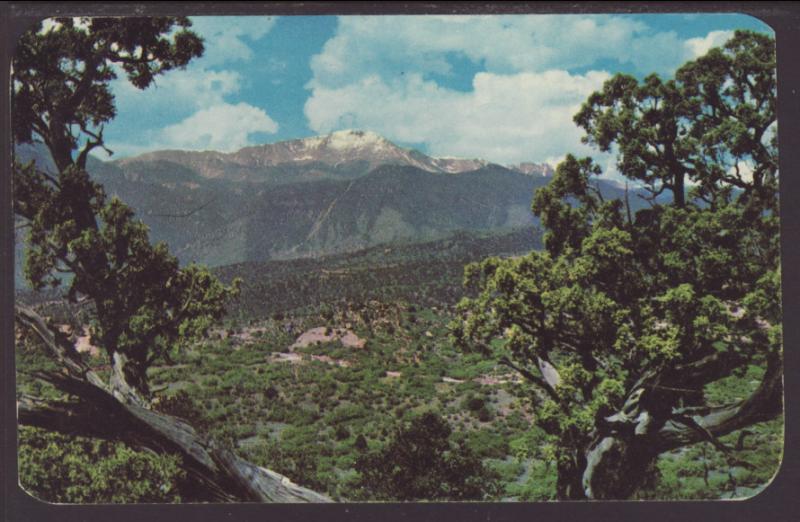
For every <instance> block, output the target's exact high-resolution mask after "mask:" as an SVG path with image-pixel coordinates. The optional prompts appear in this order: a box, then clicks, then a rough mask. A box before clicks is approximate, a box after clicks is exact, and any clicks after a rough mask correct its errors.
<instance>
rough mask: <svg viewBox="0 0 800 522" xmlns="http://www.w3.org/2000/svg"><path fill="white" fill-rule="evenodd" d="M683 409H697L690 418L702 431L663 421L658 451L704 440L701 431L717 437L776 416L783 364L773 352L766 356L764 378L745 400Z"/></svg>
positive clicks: (780, 401) (780, 404) (779, 407)
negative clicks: (722, 404)
mask: <svg viewBox="0 0 800 522" xmlns="http://www.w3.org/2000/svg"><path fill="white" fill-rule="evenodd" d="M686 411H688V412H697V413H696V414H695V415H692V416H691V418H692V419H693V420H694V421H695V422H696V424H697V426H699V427H700V428H701V429H702V430H698V429H697V428H696V427H693V426H687V425H686V424H685V423H683V422H681V421H676V420H669V421H667V422H666V423H665V424H664V426H663V427H662V428H661V430H660V431H659V433H658V437H657V438H658V441H657V448H658V450H659V452H664V451H670V450H672V449H675V448H679V447H681V446H685V445H688V444H694V443H696V442H702V441H703V440H706V439H707V436H706V435H705V433H704V432H707V433H709V434H711V435H712V436H714V437H721V436H723V435H726V434H728V433H731V432H733V431H736V430H738V429H741V428H746V427H747V426H750V425H752V424H755V423H757V422H764V421H768V420H771V419H774V418H776V417H777V416H778V415H780V414H781V412H782V411H783V365H782V363H781V358H780V355H779V354H777V353H775V354H770V355H769V356H768V357H767V369H766V372H765V373H764V377H763V378H762V379H761V383H760V384H759V386H758V388H757V389H756V390H755V391H754V392H753V393H752V394H751V395H750V397H748V398H747V399H745V400H743V401H739V402H737V403H733V404H729V405H726V406H721V407H713V408H712V407H709V408H705V409H704V410H703V411H698V410H697V409H689V410H686ZM673 414H674V415H675V416H680V415H683V414H684V411H683V410H676V411H674V412H673Z"/></svg>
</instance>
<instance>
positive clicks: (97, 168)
mask: <svg viewBox="0 0 800 522" xmlns="http://www.w3.org/2000/svg"><path fill="white" fill-rule="evenodd" d="M44 151H45V149H43V148H42V147H37V146H20V147H17V149H16V153H17V156H18V158H19V159H20V160H22V161H29V160H35V161H36V162H37V165H42V166H43V168H44V169H47V170H51V169H52V162H51V161H50V160H49V157H48V155H47V154H46V152H44ZM87 169H88V170H89V172H90V174H91V175H92V176H93V178H94V179H96V180H97V181H98V182H100V183H102V184H103V186H104V187H105V188H106V191H107V193H109V194H110V195H115V196H118V197H119V198H120V199H122V200H123V201H125V202H126V203H128V204H129V205H131V206H132V207H133V208H134V209H135V210H136V212H137V215H138V217H139V218H140V219H142V221H143V222H144V223H145V224H146V225H147V226H148V227H150V231H151V238H152V239H153V240H155V241H165V242H166V243H167V244H168V245H169V246H170V248H171V250H172V251H173V252H174V253H175V254H176V255H177V256H178V257H179V258H180V259H181V261H182V262H190V261H196V262H200V263H204V264H208V265H212V266H221V265H227V264H232V263H241V262H250V261H267V260H288V259H296V258H310V257H319V256H323V255H335V254H342V253H347V252H354V251H357V250H361V249H365V248H369V247H373V246H375V245H381V244H387V243H396V242H423V241H434V240H438V239H442V238H446V237H449V236H452V235H453V234H455V233H458V232H460V231H470V232H477V233H500V234H502V233H506V232H508V231H510V230H514V229H519V228H530V227H533V226H535V225H536V224H537V222H536V220H535V219H534V216H533V215H532V214H531V212H530V203H531V199H532V197H533V193H534V191H535V190H536V189H538V188H539V187H541V186H543V185H544V184H546V183H547V182H548V181H549V177H550V176H551V175H552V169H551V168H550V167H549V166H546V165H538V164H535V163H522V164H520V165H516V166H510V167H504V166H501V165H497V164H493V163H490V162H487V161H483V160H478V159H458V158H434V157H430V156H427V155H425V154H423V153H421V152H419V151H416V150H411V149H406V148H402V147H399V146H397V145H395V144H393V143H391V142H390V141H388V140H386V139H385V138H383V137H381V136H379V135H377V134H375V133H372V132H363V131H339V132H334V133H332V134H329V135H326V136H318V137H312V138H304V139H299V140H291V141H284V142H280V143H274V144H267V145H260V146H255V147H247V148H244V149H241V150H239V151H237V152H233V153H221V152H214V151H205V152H192V151H171V150H165V151H155V152H150V153H147V154H142V155H140V156H136V157H133V158H126V159H121V160H116V161H100V160H98V159H96V158H90V161H89V163H88V166H87ZM600 188H601V191H602V192H603V194H604V196H605V197H609V198H619V197H623V194H624V193H623V191H622V190H621V189H620V188H619V187H617V186H615V185H613V184H610V183H607V182H603V181H601V182H600ZM631 201H632V203H634V204H638V201H639V198H631ZM18 268H19V265H18ZM18 273H19V270H18Z"/></svg>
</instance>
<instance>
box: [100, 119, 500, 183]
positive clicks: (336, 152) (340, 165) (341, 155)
mask: <svg viewBox="0 0 800 522" xmlns="http://www.w3.org/2000/svg"><path fill="white" fill-rule="evenodd" d="M161 162H167V163H169V164H177V165H181V166H183V167H186V168H189V169H191V170H192V171H193V172H195V173H196V174H198V175H200V176H201V177H203V178H207V179H220V180H226V181H254V182H273V183H291V182H297V181H310V180H315V179H317V180H318V179H322V178H339V179H347V178H352V177H358V176H360V175H363V174H366V173H367V172H369V171H370V170H372V169H374V168H375V167H378V166H380V165H405V166H411V167H416V168H418V169H421V170H424V171H427V172H437V173H451V174H454V173H460V172H466V171H470V170H476V169H478V168H480V167H483V166H486V165H488V162H486V161H483V160H478V159H459V158H432V157H430V156H427V155H425V154H423V153H421V152H419V151H416V150H413V149H406V148H403V147H399V146H397V145H395V144H394V143H392V142H390V141H389V140H387V139H386V138H384V137H383V136H380V135H378V134H376V133H374V132H369V131H359V130H343V131H337V132H333V133H331V134H328V135H326V136H315V137H311V138H303V139H297V140H290V141H282V142H279V143H272V144H266V145H259V146H255V147H245V148H243V149H241V150H239V151H237V152H232V153H223V152H214V151H202V152H200V151H181V150H163V151H155V152H149V153H146V154H142V155H140V156H136V157H134V158H129V159H123V160H120V161H118V162H116V163H117V165H119V166H120V167H122V168H123V169H137V167H136V165H137V164H145V165H147V164H153V163H161Z"/></svg>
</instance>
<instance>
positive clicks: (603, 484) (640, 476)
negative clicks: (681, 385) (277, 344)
mask: <svg viewBox="0 0 800 522" xmlns="http://www.w3.org/2000/svg"><path fill="white" fill-rule="evenodd" d="M687 376H688V377H691V374H687ZM640 382H641V381H640ZM645 396H646V389H645V388H643V387H637V388H636V389H634V390H633V391H632V392H631V393H630V394H629V396H628V399H627V400H626V403H625V405H624V406H623V408H622V409H621V410H620V411H619V412H617V413H616V414H615V415H612V416H610V417H607V418H606V419H604V423H603V425H602V426H599V427H598V430H597V432H598V433H597V434H596V436H595V437H594V439H593V442H592V443H591V444H590V446H589V447H588V448H587V449H586V451H585V457H586V466H585V468H584V469H583V470H582V473H583V476H582V484H583V492H584V494H585V496H586V498H588V499H626V498H629V497H630V496H631V495H632V494H634V493H635V492H636V491H637V490H638V489H639V488H640V487H641V486H642V484H643V482H644V481H645V479H646V478H647V474H648V471H649V469H650V467H651V466H652V465H653V464H654V463H655V460H656V458H657V457H658V455H660V454H661V453H664V452H667V451H671V450H674V449H677V448H680V447H683V446H688V445H691V444H695V443H698V442H711V443H712V444H714V445H715V446H717V447H718V448H720V449H722V450H723V451H728V449H727V448H726V447H724V446H723V445H722V444H721V443H720V442H719V441H718V440H717V437H720V436H723V435H727V434H729V433H731V432H733V431H736V430H739V429H742V428H745V427H747V426H751V425H753V424H756V423H759V422H764V421H768V420H771V419H774V418H776V417H778V416H779V415H780V414H781V412H782V411H783V408H782V404H783V367H782V364H781V358H780V354H777V353H775V354H770V355H769V356H768V357H767V368H766V371H765V373H764V376H763V378H762V380H761V383H760V384H759V386H758V388H757V389H756V390H755V391H754V392H753V393H752V394H751V395H750V396H749V397H748V398H747V399H745V400H742V401H739V402H737V403H733V404H729V405H726V406H720V407H708V406H705V407H689V408H670V409H669V410H668V411H664V410H663V409H661V408H658V407H656V405H655V404H654V403H653V401H650V400H644V397H645Z"/></svg>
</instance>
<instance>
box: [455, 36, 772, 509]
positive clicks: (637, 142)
mask: <svg viewBox="0 0 800 522" xmlns="http://www.w3.org/2000/svg"><path fill="white" fill-rule="evenodd" d="M775 90H776V85H775V50H774V42H773V41H772V39H770V38H768V37H766V36H762V35H760V34H756V33H752V32H737V33H736V34H735V36H734V37H733V38H732V39H731V40H730V41H729V42H728V43H727V44H725V46H724V47H722V48H718V49H712V50H711V51H709V52H708V54H706V55H705V56H703V57H701V58H699V59H697V60H695V61H692V62H689V63H687V64H686V65H684V66H683V67H682V68H680V69H679V70H678V71H677V73H676V75H675V78H674V79H670V80H667V81H664V80H661V79H660V78H659V77H657V76H649V77H647V78H645V79H644V81H642V82H638V81H637V80H636V79H635V78H632V77H629V76H625V75H617V76H615V77H613V78H611V79H610V80H608V81H607V82H606V83H605V85H604V86H603V88H602V90H601V91H600V92H597V93H595V94H593V95H591V96H590V97H589V99H588V100H587V102H586V103H585V104H584V105H583V107H582V108H581V110H580V112H579V113H578V114H577V115H576V117H575V121H576V123H577V124H578V125H579V126H581V127H582V128H583V129H585V130H586V133H587V134H586V138H585V141H587V142H588V143H592V144H595V145H597V146H598V147H599V148H600V149H601V150H604V151H609V150H616V151H618V163H617V167H618V169H619V172H620V173H622V174H623V175H625V176H626V177H628V178H630V179H631V180H633V181H635V182H637V183H639V184H642V185H643V186H645V187H647V188H649V189H650V190H651V192H652V195H653V197H654V198H653V201H652V206H651V208H647V209H643V210H640V211H639V212H637V213H636V215H635V216H634V215H631V212H630V210H629V208H628V207H627V206H626V205H625V204H624V203H623V202H620V201H616V200H615V201H604V200H603V198H602V196H601V195H600V193H599V191H598V190H597V189H596V186H595V184H594V183H593V181H592V180H593V177H594V176H597V175H599V174H601V170H600V168H599V167H598V166H597V165H595V164H594V163H593V161H592V160H591V159H590V158H584V159H578V158H575V157H573V156H571V155H568V156H567V157H566V159H565V160H564V161H563V162H562V163H561V164H560V165H559V166H558V168H557V169H556V173H555V175H554V177H553V180H552V181H551V183H550V184H549V185H548V186H547V187H546V188H543V189H540V190H539V191H538V192H537V193H536V196H535V198H534V201H533V211H534V213H535V214H536V215H537V216H539V217H540V219H541V221H542V225H543V226H544V227H545V229H546V234H545V250H544V251H541V252H532V253H530V254H528V255H526V256H524V257H521V258H515V259H496V258H491V259H487V260H485V261H484V262H482V263H480V264H477V265H472V266H471V267H469V268H468V270H467V274H466V279H467V282H468V284H470V285H472V286H473V287H474V288H475V289H476V291H477V297H475V298H472V299H465V300H464V301H463V302H462V303H461V304H460V310H461V313H462V317H461V320H459V321H458V322H457V323H456V324H455V325H454V336H455V339H456V341H457V342H458V343H459V344H461V345H462V346H463V347H464V348H465V349H478V350H481V351H482V352H483V353H485V354H486V355H487V356H492V357H497V358H498V359H499V360H500V361H501V362H502V363H504V364H506V365H508V366H510V367H512V368H514V369H516V370H518V371H519V372H521V373H522V375H524V376H525V377H526V378H527V379H528V381H529V382H530V383H531V384H532V385H534V386H535V387H536V388H537V390H538V392H539V394H540V397H541V400H540V402H539V404H538V408H537V413H536V422H537V423H538V425H539V426H540V427H541V428H543V429H544V431H545V432H546V433H548V434H549V435H550V437H551V438H552V440H553V441H554V443H555V445H556V447H557V461H558V462H557V468H558V485H557V489H558V495H559V497H561V498H575V499H577V498H587V497H588V498H628V497H630V496H631V495H632V494H633V493H634V492H635V491H636V490H637V488H639V487H640V486H641V485H642V484H643V483H644V481H645V478H646V476H647V474H648V470H649V469H650V468H651V467H652V465H653V463H654V461H655V459H656V458H657V456H658V455H659V454H661V453H663V452H666V451H669V450H673V449H676V448H678V447H681V446H684V445H688V444H693V443H696V442H701V441H709V442H712V443H713V444H715V445H716V446H717V447H720V448H723V447H724V446H723V445H722V443H721V442H720V441H719V440H718V437H719V436H721V435H725V434H727V433H730V432H732V431H734V430H737V429H741V428H743V427H746V426H749V425H752V424H754V423H757V422H761V421H765V420H769V419H772V418H775V417H776V416H778V415H780V413H781V398H782V385H781V382H782V381H781V377H782V364H781V349H782V348H781V307H780V272H779V270H780V257H779V212H778V192H777V188H778V187H777V178H778V170H777V150H776V148H777V147H776V143H777V135H776V130H775V121H776V119H775V118H776V115H775V96H776V94H775ZM657 195H662V197H661V198H659V199H655V196H657ZM498 338H502V339H503V340H504V342H503V343H502V347H498V343H496V342H494V343H493V342H492V341H494V340H496V339H498ZM751 365H756V366H759V367H761V368H762V369H763V378H762V380H761V382H760V383H759V384H758V386H757V387H755V389H754V390H753V391H752V394H751V395H750V396H749V397H747V398H745V399H744V400H734V399H732V400H731V401H730V403H728V404H723V405H715V404H710V403H707V401H706V400H705V396H704V390H705V387H706V386H707V385H709V384H710V383H714V382H716V381H719V380H720V379H723V378H725V377H728V376H731V375H736V374H737V373H738V372H742V371H744V370H746V369H747V368H748V366H751ZM725 449H726V451H727V450H728V448H725Z"/></svg>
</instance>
